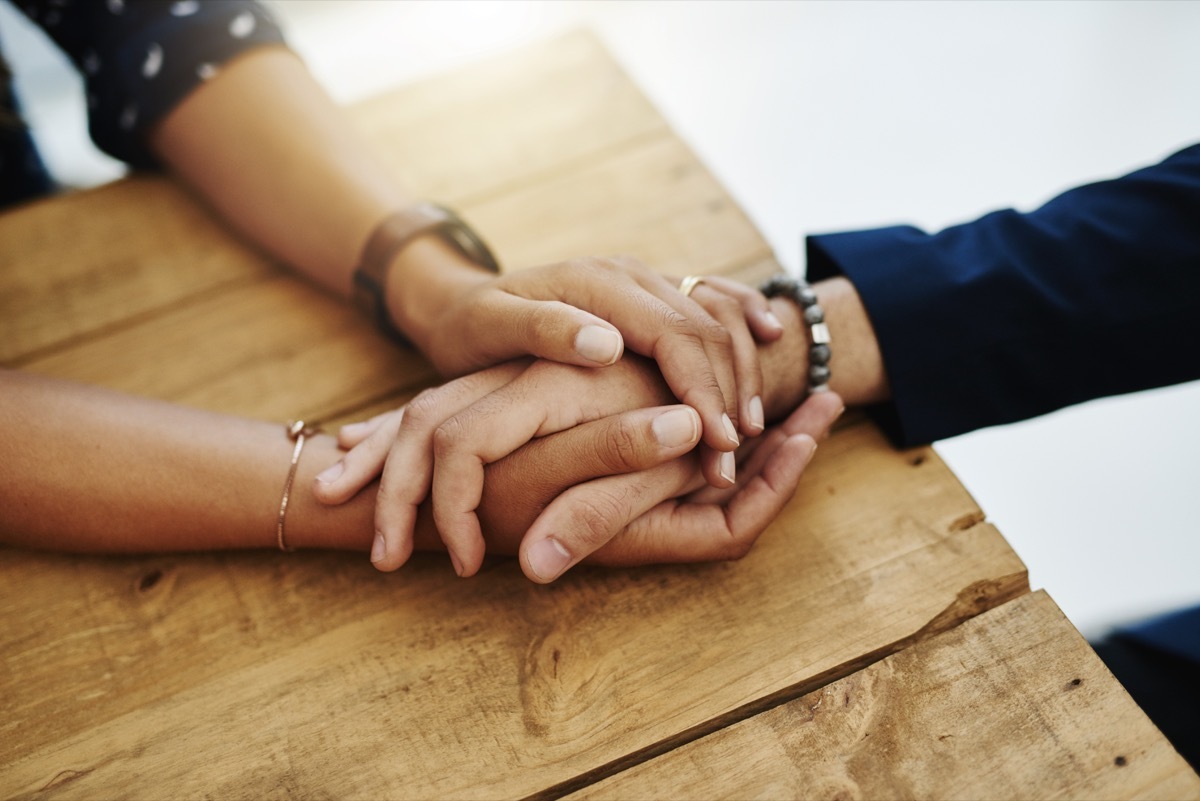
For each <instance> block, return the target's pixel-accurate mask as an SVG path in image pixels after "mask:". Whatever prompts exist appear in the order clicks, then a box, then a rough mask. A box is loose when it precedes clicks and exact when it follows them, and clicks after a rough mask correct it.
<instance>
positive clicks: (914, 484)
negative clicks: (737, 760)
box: [0, 423, 1027, 798]
mask: <svg viewBox="0 0 1200 801" xmlns="http://www.w3.org/2000/svg"><path fill="white" fill-rule="evenodd" d="M914 462H919V464H917V465H915V466H914ZM881 487H887V488H888V489H886V490H884V489H881ZM980 519H981V515H980V514H979V512H978V509H977V508H975V506H974V504H973V503H971V501H970V498H969V497H968V496H967V495H966V493H965V492H964V491H963V490H962V488H961V487H960V486H959V485H958V484H957V483H956V482H954V481H953V479H952V477H951V476H950V474H949V473H948V471H947V470H946V468H945V467H944V465H942V464H941V463H940V461H938V460H937V458H936V456H934V455H933V454H932V452H929V451H924V450H922V451H916V452H896V451H894V450H892V449H891V448H889V447H888V446H887V445H886V444H885V443H884V442H883V440H882V438H881V436H880V435H879V433H878V432H877V431H876V430H875V429H874V428H873V427H872V426H871V425H869V424H865V423H864V424H860V425H854V426H851V427H849V428H847V429H845V430H843V431H841V432H840V433H839V434H838V435H836V436H834V437H833V438H831V439H830V440H828V441H827V442H826V444H825V445H824V446H823V452H822V458H821V459H819V460H818V461H817V462H816V463H814V467H813V471H812V474H811V475H810V476H809V477H808V479H807V480H806V482H805V484H804V486H803V488H802V491H801V493H800V494H799V495H798V496H797V498H796V499H795V501H794V502H793V504H792V505H791V506H790V507H789V508H788V510H787V512H786V513H785V514H784V515H783V516H782V517H781V518H780V519H779V520H778V521H777V522H776V523H775V524H774V525H773V526H772V527H771V528H770V529H769V530H768V531H767V533H766V534H765V535H764V537H763V539H762V541H761V542H760V543H759V546H758V547H757V548H756V549H755V550H754V552H753V553H751V555H750V556H749V557H747V558H746V559H744V560H742V561H741V562H738V563H733V564H718V565H705V566H682V567H662V568H645V569H640V570H632V571H609V570H600V569H595V570H592V569H581V570H578V571H575V572H573V574H572V575H571V576H570V577H569V578H568V579H567V580H565V581H562V582H559V583H558V584H556V585H554V586H552V587H537V586H534V585H531V584H530V583H529V582H528V581H526V580H525V579H524V578H523V577H522V576H521V575H520V573H519V571H518V570H517V569H516V566H515V565H514V564H513V563H511V562H510V561H507V560H498V561H494V562H491V563H490V564H489V566H488V568H487V569H486V570H485V571H484V574H483V575H482V576H481V577H480V578H478V579H475V580H472V581H469V582H463V581H460V580H457V579H455V578H454V577H453V575H452V574H451V572H450V571H449V569H448V568H447V567H446V566H445V565H444V560H442V559H435V558H420V559H418V560H416V562H415V563H414V564H412V565H411V566H410V567H406V568H405V570H404V571H402V572H401V573H399V574H396V575H394V576H379V575H376V574H374V573H373V572H372V570H371V569H370V567H369V566H368V565H367V564H366V562H365V560H364V559H363V558H362V557H361V556H348V555H336V554H300V555H297V556H298V558H295V559H290V558H289V559H283V560H281V559H280V558H279V557H278V556H277V555H274V554H258V555H212V556H196V557H187V556H177V557H172V558H170V559H163V558H149V559H142V560H139V559H111V560H105V559H96V558H55V557H50V556H45V555H36V554H24V553H19V552H18V553H9V554H6V557H8V556H12V557H13V558H11V559H10V558H5V559H4V560H3V563H2V564H0V581H2V582H4V583H3V585H2V586H13V585H14V583H15V582H16V581H17V579H18V577H19V578H20V583H21V586H22V588H23V590H22V592H21V593H20V594H14V593H6V594H4V596H3V605H2V607H0V614H3V615H4V617H5V619H6V620H8V621H12V625H11V626H9V627H8V628H7V629H6V631H5V633H4V641H3V643H2V644H3V649H4V650H3V653H4V655H5V657H4V665H5V671H4V674H3V676H2V678H3V684H2V685H0V697H4V698H6V699H13V700H12V701H11V702H8V703H7V704H6V706H8V707H9V710H10V711H9V714H8V715H7V722H6V723H5V724H4V726H5V727H6V731H5V732H4V733H5V734H6V735H8V736H5V737H3V739H2V742H0V764H4V765H5V767H4V768H0V788H10V789H11V791H12V792H14V793H15V794H18V795H20V794H23V793H32V792H35V791H37V790H38V789H39V788H43V787H45V786H46V785H47V784H50V783H53V781H54V779H55V777H56V776H60V775H64V773H63V772H64V771H71V772H72V773H70V774H65V775H70V776H72V777H74V778H72V780H71V781H67V782H61V783H59V784H56V785H55V786H54V787H53V788H51V789H52V790H53V792H50V791H47V793H46V794H45V796H46V797H58V796H61V797H87V796H93V797H94V796H97V795H109V794H113V793H117V794H121V795H124V796H127V797H146V796H150V795H153V794H155V792H156V788H162V787H171V788H173V795H175V796H176V797H179V798H186V797H200V796H203V795H205V794H206V793H214V794H216V795H218V796H221V797H253V796H260V795H269V794H271V793H272V792H275V791H276V789H277V788H280V787H285V788H286V787H294V788H304V793H305V794H308V795H338V796H343V795H362V796H388V797H412V798H427V797H431V796H442V797H463V796H471V797H496V798H498V797H513V796H524V795H531V794H536V793H541V792H545V791H551V792H560V791H562V790H565V789H568V788H570V787H571V786H574V785H575V784H577V783H579V782H582V781H590V780H592V779H593V778H595V777H597V776H601V775H604V774H605V773H606V772H611V771H612V770H615V769H616V768H617V767H618V766H620V765H623V764H625V763H626V761H627V760H629V759H640V758H642V756H641V755H643V754H647V753H654V752H655V749H662V748H666V747H669V746H670V745H671V744H672V743H674V742H676V741H677V740H678V739H679V738H680V737H686V738H688V739H690V738H694V737H695V736H697V733H698V732H699V733H703V732H705V731H711V730H715V729H716V728H719V727H721V726H723V725H726V724H728V723H729V722H731V721H733V720H737V719H741V718H742V717H745V716H746V715H748V714H751V713H753V712H755V711H758V710H759V709H761V708H763V707H764V706H765V705H770V704H774V703H778V702H779V701H780V700H786V698H788V697H794V696H796V695H799V694H800V693H801V692H803V691H806V690H808V689H810V688H811V687H812V686H815V683H818V682H824V681H828V680H829V679H830V678H835V677H838V676H841V675H845V674H846V673H848V672H851V671H853V670H855V669H857V668H858V667H860V666H862V665H863V664H866V663H869V662H870V661H873V660H874V659H877V658H879V657H880V656H882V655H885V654H887V653H891V652H892V651H894V650H895V649H897V648H901V647H904V646H905V645H907V644H909V643H911V642H912V641H913V640H914V639H920V638H924V637H927V636H932V635H933V634H935V633H937V632H938V631H941V630H944V629H945V628H947V627H950V626H953V625H955V624H956V623H958V622H959V621H961V620H963V619H965V618H967V617H970V616H971V615H974V614H976V613H978V612H979V611H981V610H982V609H986V608H988V607H990V606H993V605H995V604H998V603H1001V602H1003V601H1004V600H1006V599H1008V598H1011V597H1014V596H1016V595H1019V594H1020V593H1022V592H1024V591H1025V590H1026V588H1027V585H1026V582H1025V573H1024V568H1023V566H1022V565H1021V563H1020V561H1019V560H1018V559H1017V558H1016V556H1015V555H1014V554H1013V553H1012V551H1011V549H1010V548H1009V547H1008V546H1007V544H1006V543H1005V542H1004V541H1003V539H1002V538H1001V537H1000V536H999V535H998V534H997V533H996V532H995V530H994V529H992V528H991V527H990V526H988V525H987V524H984V523H980V522H979V521H980ZM157 574H161V575H159V576H158V578H153V577H154V576H155V575H157ZM147 585H148V586H147ZM64 620H71V621H75V623H74V624H73V625H71V626H69V627H65V626H63V625H62V624H61V623H57V621H64ZM435 721H436V722H435ZM362 753H367V754H369V756H367V757H363V756H362V755H361V754H362ZM356 754H359V756H355V755H356Z"/></svg>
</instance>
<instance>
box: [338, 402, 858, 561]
mask: <svg viewBox="0 0 1200 801" xmlns="http://www.w3.org/2000/svg"><path fill="white" fill-rule="evenodd" d="M841 409H842V405H841V400H840V399H839V398H838V397H837V396H836V395H834V394H833V393H821V394H819V395H815V396H813V397H812V398H809V399H808V400H807V401H805V403H804V404H802V405H801V406H800V407H799V408H798V409H797V410H796V411H794V412H793V414H792V415H791V416H790V417H789V418H788V419H787V420H785V421H784V422H783V423H782V424H781V425H779V426H774V427H772V428H771V429H769V430H768V431H767V432H766V434H765V435H764V436H763V437H761V438H758V439H756V440H752V441H749V442H747V443H746V444H745V445H743V446H742V448H741V449H739V452H738V457H739V459H741V460H742V462H741V465H740V467H739V471H738V484H737V486H735V487H731V488H728V489H725V490H717V489H714V488H711V487H704V486H703V484H704V481H703V479H702V478H701V477H700V476H699V473H698V468H697V459H696V456H695V455H694V454H690V453H688V452H689V450H690V449H691V448H693V447H694V445H695V443H696V441H697V440H698V438H699V425H698V422H699V421H698V420H697V419H696V413H695V411H693V410H692V409H690V408H688V407H685V406H668V407H659V408H652V409H636V410H634V411H630V412H625V413H622V414H617V415H610V416H608V417H604V418H601V419H599V420H595V421H592V422H588V423H584V424H581V425H579V426H576V427H573V428H570V429H567V430H565V431H562V432H559V433H557V434H551V435H549V436H546V437H542V438H539V439H536V440H534V441H532V442H530V443H529V444H528V445H526V446H524V447H522V448H520V449H518V450H517V451H515V452H514V453H512V454H510V455H509V456H506V457H505V458H503V459H501V460H499V461H497V462H495V463H493V464H490V465H488V466H487V468H486V471H485V472H486V477H485V481H484V491H483V495H482V499H481V502H480V505H479V515H480V519H481V521H482V523H483V530H484V533H485V537H486V541H487V550H488V552H489V553H501V554H513V553H517V554H519V556H520V565H521V569H522V571H524V573H525V575H526V576H528V577H529V578H530V579H531V580H533V581H536V582H539V583H548V582H550V581H553V580H555V579H556V578H558V577H559V576H561V575H562V574H563V573H564V572H565V571H566V570H568V569H570V568H571V567H572V566H574V565H575V564H578V563H579V562H580V561H584V560H586V561H588V562H589V563H593V564H605V565H640V564H650V563H662V562H698V561H712V560H720V559H735V558H739V557H741V556H743V555H744V554H745V553H746V552H748V551H749V550H750V548H751V546H752V545H753V544H754V543H755V542H756V541H757V539H758V537H759V535H760V534H761V533H762V532H763V531H764V530H765V528H766V527H767V526H768V524H770V522H771V521H772V520H773V519H774V518H775V517H776V516H777V515H778V514H779V512H780V510H781V509H782V508H783V506H784V505H785V504H786V503H787V502H788V500H789V499H790V498H791V496H792V494H793V493H794V491H795V489H796V485H797V483H798V481H799V479H800V476H801V474H802V473H803V471H804V469H805V467H806V465H807V464H808V462H809V460H810V459H811V457H812V455H813V453H814V452H815V450H816V441H817V440H819V439H821V438H822V437H824V436H825V434H826V433H827V432H828V429H829V427H830V425H831V424H832V423H833V422H834V420H836V418H837V416H838V415H839V414H840V412H841ZM399 414H400V412H399V411H397V412H389V413H388V414H387V415H382V416H380V418H377V420H378V424H386V423H387V420H388V418H390V417H395V416H397V415H399ZM672 418H673V419H672ZM368 429H369V426H363V425H359V426H357V427H347V428H346V429H343V432H342V434H341V437H340V439H341V444H342V445H343V446H344V447H354V446H355V445H357V444H359V443H361V442H362V441H363V440H365V438H366V437H367V436H369V435H368V434H367V433H366V432H367V431H368ZM664 430H666V431H671V430H673V431H674V432H675V436H673V437H671V436H668V437H664V436H663V433H664ZM680 432H686V433H685V434H684V435H682V436H680ZM613 443H621V447H612V445H613ZM677 443H678V444H677ZM681 454H687V455H683V456H681ZM688 492H691V494H690V495H687V496H686V497H679V496H681V495H683V494H684V493H688ZM415 540H416V542H417V544H418V547H419V548H422V549H426V548H436V547H437V546H438V544H439V540H438V536H437V532H436V530H435V527H434V522H433V516H432V513H431V510H430V508H429V505H428V504H427V503H426V504H423V505H422V507H421V509H420V513H419V515H418V518H417V523H416V531H415Z"/></svg>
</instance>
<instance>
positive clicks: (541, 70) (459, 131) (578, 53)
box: [353, 31, 668, 203]
mask: <svg viewBox="0 0 1200 801" xmlns="http://www.w3.org/2000/svg"><path fill="white" fill-rule="evenodd" d="M353 118H354V120H355V122H356V124H357V125H358V127H359V128H360V129H361V130H362V131H363V133H364V134H365V135H366V136H367V137H368V138H369V139H370V140H371V141H372V142H373V143H374V144H375V145H376V146H377V147H378V149H379V151H380V153H382V154H383V156H384V158H385V159H386V161H387V163H388V165H389V166H390V168H391V169H392V171H393V172H394V173H395V174H396V175H397V176H399V177H400V179H401V180H402V181H403V182H404V184H405V186H411V187H414V188H415V190H416V191H418V192H420V193H422V194H424V195H426V196H428V197H433V198H441V199H443V200H452V201H453V202H455V203H465V202H470V201H477V200H480V199H482V198H484V197H488V196H492V195H495V194H497V193H501V192H506V191H510V190H511V189H512V188H513V187H514V186H520V185H525V184H529V183H533V182H536V181H538V180H541V179H542V178H544V177H545V176H546V175H547V174H550V173H554V172H556V171H558V170H561V169H563V168H569V167H571V166H573V165H575V164H577V163H580V162H587V161H592V160H595V159H596V158H598V157H602V156H603V154H605V153H607V152H609V151H611V150H613V149H614V148H620V147H622V146H624V145H625V144H627V143H630V142H632V141H635V140H637V139H639V138H642V137H646V136H650V135H656V134H662V133H666V132H667V130H668V129H667V124H666V122H665V121H664V120H663V118H662V116H661V115H660V114H659V113H658V111H657V110H656V109H655V108H654V107H653V106H652V105H651V104H650V102H649V101H648V100H646V98H645V96H644V95H643V94H642V92H641V90H640V89H638V87H637V86H636V85H635V84H634V83H633V81H631V80H630V79H629V77H628V76H626V75H625V73H624V72H623V71H622V70H621V68H620V66H619V65H618V64H617V63H616V62H615V61H614V60H613V58H612V56H611V55H609V53H608V52H607V51H606V50H605V49H604V46H603V45H602V44H601V43H600V42H599V40H597V39H596V37H595V35H593V34H592V33H590V32H587V31H575V32H573V33H568V34H566V35H564V36H561V37H559V38H556V39H553V40H550V41H548V42H545V43H543V44H539V45H536V46H533V47H528V48H521V49H519V50H516V51H514V52H512V53H509V54H504V55H500V56H496V57H493V58H490V59H487V60H485V61H483V62H480V63H478V64H474V65H471V66H468V67H466V68H464V69H461V70H457V71H455V72H451V73H446V74H442V75H439V76H437V77H436V78H434V79H432V80H426V81H420V82H417V83H414V84H412V85H409V86H405V87H401V88H399V89H397V90H395V91H392V92H388V93H385V94H382V95H380V96H378V97H376V98H373V99H370V100H367V101H364V102H362V103H359V104H356V105H355V107H354V110H353Z"/></svg>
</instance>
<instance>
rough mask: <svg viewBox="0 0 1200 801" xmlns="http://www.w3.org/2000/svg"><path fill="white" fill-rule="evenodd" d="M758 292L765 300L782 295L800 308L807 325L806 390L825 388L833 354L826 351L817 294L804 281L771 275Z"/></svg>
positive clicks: (826, 331)
mask: <svg viewBox="0 0 1200 801" xmlns="http://www.w3.org/2000/svg"><path fill="white" fill-rule="evenodd" d="M759 289H760V290H761V291H762V293H763V294H764V295H766V296H767V297H768V298H775V297H779V296H781V295H782V296H784V297H788V298H791V299H792V301H793V302H795V304H796V305H797V306H799V307H800V314H801V316H802V317H803V318H804V323H805V324H806V325H807V326H808V341H809V345H808V391H809V392H824V391H825V390H827V389H829V376H830V372H829V358H830V356H831V355H832V353H833V352H832V351H831V350H830V348H829V326H827V325H825V312H824V311H823V310H822V309H821V306H820V304H819V303H818V302H817V293H816V292H814V291H813V288H812V287H811V286H810V285H809V283H808V282H807V281H804V280H802V279H799V278H792V277H791V276H790V275H775V276H771V277H770V278H768V279H767V280H766V282H764V283H763V285H762V286H761V287H759Z"/></svg>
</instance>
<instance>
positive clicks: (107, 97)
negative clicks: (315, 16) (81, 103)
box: [18, 0, 284, 167]
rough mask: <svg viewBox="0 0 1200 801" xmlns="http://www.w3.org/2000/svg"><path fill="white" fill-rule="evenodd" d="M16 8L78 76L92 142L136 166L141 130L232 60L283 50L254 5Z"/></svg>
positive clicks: (144, 152)
mask: <svg viewBox="0 0 1200 801" xmlns="http://www.w3.org/2000/svg"><path fill="white" fill-rule="evenodd" d="M18 6H19V7H20V8H21V9H22V10H23V11H24V12H25V13H26V14H27V15H28V16H29V17H30V18H31V19H32V20H34V21H35V22H36V23H38V24H39V25H40V26H41V27H42V28H43V29H44V30H45V31H46V33H48V34H49V35H50V36H51V37H52V38H53V39H54V41H55V42H57V43H58V45H59V47H61V48H62V49H63V50H64V51H66V53H67V54H68V55H69V56H70V57H71V59H72V60H73V61H74V62H75V65H76V66H77V67H78V68H79V70H80V72H82V73H83V76H84V81H85V86H86V89H87V103H88V121H89V129H90V132H91V136H92V139H93V141H95V143H96V145H97V146H98V147H99V148H100V149H102V150H104V151H105V152H106V153H109V154H110V155H112V156H114V157H116V158H119V159H121V160H122V161H127V162H129V163H130V164H133V165H135V166H139V167H151V166H154V165H155V160H154V157H153V156H152V154H151V153H150V151H149V150H148V149H147V147H146V143H145V134H146V132H147V131H148V130H149V129H150V128H151V127H152V126H153V125H154V123H155V122H157V121H158V120H159V119H161V118H162V117H163V115H165V114H166V113H167V112H169V111H170V110H171V109H172V108H174V107H175V105H176V104H177V103H179V101H181V100H182V99H183V98H184V97H186V96H187V94H188V93H189V92H190V91H192V89H194V88H196V86H198V85H199V84H201V83H203V82H204V81H207V80H210V79H211V78H212V77H213V76H215V75H217V74H218V73H219V72H220V70H221V67H222V65H224V64H226V63H227V62H228V61H229V60H230V59H232V58H234V57H235V56H237V55H239V54H241V53H244V52H246V51H247V50H251V49H253V48H256V47H261V46H263V45H269V44H275V45H281V44H283V41H284V40H283V34H282V33H281V32H280V30H279V26H278V25H277V24H276V23H275V21H274V19H273V18H272V17H271V14H270V12H268V11H267V9H266V8H264V7H263V6H261V5H259V4H258V3H256V2H252V0H175V1H174V2H161V1H160V0H22V2H19V3H18Z"/></svg>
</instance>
